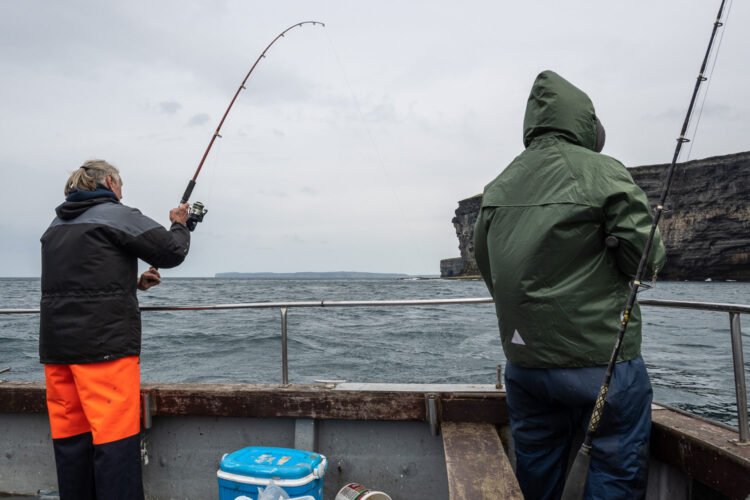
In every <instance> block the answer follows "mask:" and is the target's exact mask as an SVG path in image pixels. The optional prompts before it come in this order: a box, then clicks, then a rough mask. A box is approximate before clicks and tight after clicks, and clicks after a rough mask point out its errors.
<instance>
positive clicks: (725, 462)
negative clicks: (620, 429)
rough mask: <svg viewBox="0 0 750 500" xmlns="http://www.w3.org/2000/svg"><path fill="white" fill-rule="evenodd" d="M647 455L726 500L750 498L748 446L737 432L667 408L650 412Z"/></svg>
mask: <svg viewBox="0 0 750 500" xmlns="http://www.w3.org/2000/svg"><path fill="white" fill-rule="evenodd" d="M651 419H652V422H653V423H652V426H651V453H652V454H653V455H654V456H655V457H657V458H659V459H660V460H662V461H664V462H667V463H669V464H671V465H673V466H675V467H677V468H678V469H680V470H682V471H684V472H685V473H687V474H688V475H690V476H691V477H693V478H694V479H695V480H697V481H700V482H701V483H703V484H705V485H707V486H709V487H710V488H712V489H714V490H716V491H718V492H720V493H722V494H724V495H726V496H728V497H730V498H738V499H745V498H747V497H748V495H750V446H749V445H738V444H736V442H735V441H736V439H737V432H736V431H731V430H729V429H727V428H725V427H723V426H721V425H716V424H713V423H711V422H708V421H706V420H703V419H699V418H696V417H693V416H690V415H685V414H682V413H680V412H676V411H672V410H669V409H666V408H664V409H659V410H654V411H653V412H652V417H651Z"/></svg>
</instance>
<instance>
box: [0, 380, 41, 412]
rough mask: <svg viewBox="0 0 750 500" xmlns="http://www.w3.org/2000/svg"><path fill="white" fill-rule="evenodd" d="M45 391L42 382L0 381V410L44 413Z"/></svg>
mask: <svg viewBox="0 0 750 500" xmlns="http://www.w3.org/2000/svg"><path fill="white" fill-rule="evenodd" d="M45 391H46V389H45V386H44V383H43V382H1V383H0V412H2V413H45V412H46V411H47V399H46V393H45Z"/></svg>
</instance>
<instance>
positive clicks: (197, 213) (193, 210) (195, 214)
mask: <svg viewBox="0 0 750 500" xmlns="http://www.w3.org/2000/svg"><path fill="white" fill-rule="evenodd" d="M305 24H312V25H313V26H315V25H317V24H319V25H321V26H325V24H323V23H321V22H319V21H304V22H301V23H297V24H295V25H292V26H290V27H288V28H287V29H285V30H284V31H282V32H281V33H279V34H278V35H277V36H276V38H274V39H273V40H272V41H271V43H269V44H268V46H267V47H266V48H265V50H263V52H261V54H260V55H259V56H258V59H256V60H255V63H254V64H253V66H252V67H251V68H250V71H248V72H247V75H245V79H244V80H242V83H241V84H240V86H239V88H238V89H237V92H235V93H234V97H232V100H231V101H230V103H229V106H228V107H227V110H226V111H225V112H224V116H222V117H221V121H220V122H219V126H218V127H216V131H214V134H213V135H212V136H211V141H209V143H208V147H207V148H206V151H205V152H204V153H203V157H202V158H201V161H200V163H199V164H198V168H197V169H196V171H195V175H193V178H192V179H190V182H188V185H187V187H186V188H185V192H184V193H183V195H182V200H181V201H180V205H182V204H183V203H187V201H188V200H189V199H190V195H191V194H192V193H193V188H194V187H195V181H196V179H198V174H200V172H201V168H203V163H204V162H205V161H206V157H207V156H208V152H209V151H211V147H212V146H213V145H214V141H216V138H217V137H219V138H220V137H221V135H219V131H221V126H222V125H224V120H226V118H227V115H228V114H229V110H230V109H232V105H233V104H234V101H236V100H237V96H238V95H240V92H241V91H243V90H245V83H246V82H247V79H248V78H250V74H252V72H253V70H254V69H255V67H256V66H257V65H258V63H259V62H260V60H261V59H263V58H264V57H266V52H268V49H270V48H271V46H272V45H273V44H274V43H276V40H278V39H279V38H282V37H283V36H284V35H285V34H286V33H287V32H288V31H290V30H292V29H294V28H297V27H300V26H302V25H305ZM206 213H208V210H206V208H205V206H204V205H203V203H201V202H199V201H196V202H194V203H193V206H192V207H190V210H189V211H188V214H189V215H188V221H187V227H188V229H190V230H191V231H193V230H194V229H195V227H196V225H197V224H198V223H199V222H202V221H203V216H205V215H206Z"/></svg>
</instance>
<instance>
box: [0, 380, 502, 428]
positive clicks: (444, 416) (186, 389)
mask: <svg viewBox="0 0 750 500" xmlns="http://www.w3.org/2000/svg"><path fill="white" fill-rule="evenodd" d="M142 391H143V392H147V393H149V394H151V395H152V397H153V409H154V415H173V416H176V415H204V416H216V417H247V418H274V417H279V418H317V419H343V420H412V421H414V420H416V421H425V420H426V415H427V412H426V406H425V394H426V393H425V392H422V391H415V392H408V391H394V392H390V391H382V390H381V391H342V390H334V389H331V388H327V387H324V386H319V385H289V386H281V385H273V384H187V383H145V384H143V386H142ZM437 396H438V397H439V398H440V405H439V407H440V408H441V415H440V420H441V421H460V422H489V423H496V424H503V423H507V421H508V417H507V411H506V409H505V395H504V394H503V393H437ZM45 411H46V406H45V389H44V383H42V382H4V383H0V412H5V413H43V412H45Z"/></svg>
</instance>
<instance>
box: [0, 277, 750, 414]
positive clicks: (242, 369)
mask: <svg viewBox="0 0 750 500" xmlns="http://www.w3.org/2000/svg"><path fill="white" fill-rule="evenodd" d="M39 295H40V291H39V279H31V278H29V279H24V278H3V279H0V308H6V309H7V308H38V307H39ZM487 296H488V293H487V289H486V288H485V286H484V283H483V282H482V281H467V280H403V279H378V280H365V279H348V280H272V279H268V280H266V279H256V280H245V279H213V278H201V279H177V278H173V279H170V278H165V279H164V281H163V283H162V284H161V285H159V286H157V287H154V288H152V289H151V290H148V291H146V292H139V299H140V302H141V305H144V306H148V305H189V304H190V305H208V304H231V303H246V302H279V301H285V302H288V301H320V300H326V301H328V300H396V299H437V298H468V297H487ZM642 297H647V298H653V299H671V300H684V301H702V302H723V303H739V304H750V283H731V282H729V283H727V282H711V283H704V282H701V283H696V282H659V283H658V284H657V286H656V288H655V289H652V290H649V291H646V292H643V295H642ZM642 311H643V317H644V327H643V357H644V359H645V361H646V364H647V366H648V370H649V373H650V375H651V382H652V385H653V387H654V400H655V401H657V402H660V403H665V404H671V405H674V406H677V407H680V408H683V409H685V410H688V411H691V412H693V413H697V414H699V415H703V416H705V417H708V418H712V419H715V420H719V421H722V422H725V423H729V424H732V425H736V423H737V419H736V400H735V393H734V378H733V367H732V352H731V343H730V335H729V315H728V314H727V313H720V312H707V311H692V310H681V309H667V308H662V307H648V306H643V307H642ZM142 316H143V349H142V355H141V371H142V379H143V381H146V382H249V383H280V382H281V380H282V372H281V321H280V310H279V309H278V308H272V309H244V310H217V311H165V312H144V313H143V315H142ZM743 319H744V318H743ZM744 321H745V324H746V326H745V329H744V334H743V340H744V343H745V345H747V344H748V343H750V339H749V338H748V337H749V336H750V321H748V320H746V319H744ZM38 333H39V317H38V315H36V314H32V315H0V370H2V369H3V368H8V367H10V368H11V371H9V372H6V373H4V374H2V375H0V379H6V380H13V381H34V380H43V378H44V374H43V369H42V365H40V364H39V361H38V350H37V347H38ZM615 335H616V331H615V332H613V340H614V336H615ZM288 338H289V346H288V353H289V381H290V382H292V383H313V382H314V381H315V380H320V379H338V380H347V381H350V382H403V383H478V384H494V383H495V382H496V379H497V365H498V364H504V362H505V358H504V356H503V352H502V348H501V345H500V338H499V334H498V328H497V320H496V317H495V310H494V306H493V305H492V304H477V305H444V306H437V305H427V306H409V307H384V306H380V307H346V308H334V307H332V308H321V307H316V308H304V309H303V308H290V309H289V311H288ZM746 352H747V348H746ZM745 359H746V360H748V361H746V363H745V371H746V372H748V371H750V370H749V369H750V355H746V356H745Z"/></svg>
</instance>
